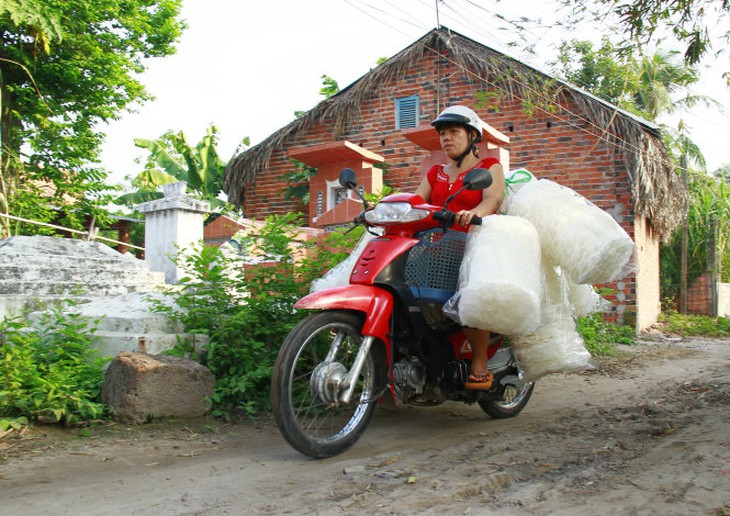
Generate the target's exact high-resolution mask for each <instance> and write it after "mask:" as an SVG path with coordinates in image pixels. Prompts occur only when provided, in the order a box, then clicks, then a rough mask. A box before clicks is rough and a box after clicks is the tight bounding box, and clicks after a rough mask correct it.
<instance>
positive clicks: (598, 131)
mask: <svg viewBox="0 0 730 516" xmlns="http://www.w3.org/2000/svg"><path fill="white" fill-rule="evenodd" d="M355 1H359V3H361V4H364V5H366V6H367V7H369V8H371V9H373V10H375V11H378V12H379V13H382V14H383V15H386V16H393V17H395V18H397V19H398V20H400V21H402V22H406V23H409V24H410V25H412V26H414V27H418V26H419V25H417V24H416V23H414V22H413V21H410V20H405V19H403V18H401V17H398V16H394V15H391V14H390V13H388V12H387V11H385V10H383V9H380V8H377V7H374V6H372V5H371V4H368V3H367V2H365V1H364V0H346V2H347V3H348V4H350V5H351V6H353V7H354V8H356V9H358V10H359V11H361V12H363V13H364V14H367V15H368V16H370V17H371V18H373V19H375V20H376V21H378V22H379V23H382V24H383V25H386V26H387V27H389V28H391V29H393V30H395V31H397V32H398V33H400V34H403V35H405V36H407V37H410V36H409V35H408V34H405V33H404V32H403V31H401V30H399V29H397V28H395V27H393V26H392V25H390V24H389V23H387V22H385V21H384V20H383V19H381V18H379V17H377V16H373V15H371V14H370V13H368V12H367V11H365V10H363V9H362V8H360V7H359V6H357V5H355V3H354V2H355ZM436 1H441V2H442V4H445V5H448V4H446V2H445V0H436ZM470 3H472V4H473V2H470ZM448 7H449V8H450V9H452V10H453V8H452V7H451V6H450V5H448ZM477 7H479V6H477ZM480 8H481V7H480ZM482 10H484V11H485V12H487V13H488V14H490V15H491V16H495V15H494V14H493V13H491V12H489V11H487V10H486V9H482ZM401 11H402V10H401ZM455 21H458V20H456V19H455ZM473 28H474V26H473V25H472V29H473ZM476 30H477V32H481V29H479V28H477V29H476ZM487 34H488V32H487ZM482 35H484V32H482ZM500 43H501V42H500ZM423 45H424V48H426V49H427V50H429V51H430V52H432V53H434V54H435V55H438V56H439V57H441V58H445V59H447V60H448V61H449V62H450V63H451V64H453V65H454V66H456V67H457V68H459V69H461V70H462V71H463V72H465V73H467V74H469V75H471V76H473V77H474V78H475V79H477V80H479V81H480V82H483V83H485V84H487V85H489V86H491V87H493V88H495V89H498V90H500V91H502V92H504V93H506V94H507V95H509V96H511V97H513V98H516V99H517V100H519V101H520V102H523V101H524V100H525V99H524V98H523V97H521V96H520V95H518V94H516V93H514V92H512V91H507V90H506V89H504V88H503V87H501V86H499V85H498V84H496V83H493V82H491V81H489V80H488V79H486V78H485V77H480V76H479V75H477V74H475V73H474V72H472V71H471V70H468V69H466V68H464V67H463V66H461V65H460V64H459V63H457V62H456V61H454V60H452V59H450V58H447V57H446V56H444V55H443V54H441V53H440V52H438V50H436V49H433V48H430V47H429V46H428V45H426V44H423ZM501 53H504V54H505V55H507V52H501ZM518 61H519V60H518ZM525 64H526V63H525ZM528 66H531V65H528ZM531 67H532V68H535V69H537V68H536V67H534V66H531ZM540 73H544V72H540ZM510 80H512V81H514V82H515V83H516V84H518V85H520V86H521V87H522V88H524V89H525V90H526V91H529V92H530V93H531V94H533V95H535V97H536V98H537V99H539V100H541V101H542V102H544V103H546V104H547V105H552V106H555V107H556V108H558V109H560V110H561V111H562V112H563V113H565V116H567V117H574V118H576V119H578V120H579V121H580V122H582V123H583V124H585V125H586V126H588V127H590V128H592V129H593V130H588V129H586V128H584V127H582V126H580V125H578V124H577V123H574V122H573V121H571V120H570V119H568V118H565V117H563V116H560V115H556V114H555V113H552V112H550V111H549V110H548V109H546V108H543V107H542V106H540V105H539V104H536V106H535V108H536V109H537V110H538V111H540V112H542V113H544V114H546V115H549V116H553V117H555V118H556V119H557V120H559V121H561V122H563V123H565V124H567V125H569V126H571V127H574V128H575V129H576V130H578V131H581V132H584V133H586V134H589V135H591V136H593V137H595V138H598V139H599V140H600V139H604V138H605V136H606V135H607V134H610V135H611V136H612V137H613V139H615V141H616V142H619V143H620V144H621V145H619V144H618V143H614V142H612V141H609V140H605V141H606V143H607V144H609V145H613V146H616V147H617V148H627V149H631V150H634V151H635V152H638V151H639V150H640V149H639V148H638V147H637V146H636V145H634V144H632V143H631V142H628V141H626V140H624V139H622V138H620V137H619V136H618V135H616V134H614V133H611V132H610V131H609V127H610V125H611V124H612V122H613V120H614V118H615V115H616V113H617V112H618V108H616V110H615V111H614V115H613V116H612V117H611V120H610V122H609V124H608V125H607V127H605V128H604V127H600V126H598V125H596V124H595V123H594V122H593V121H591V120H589V119H587V118H586V117H584V116H581V115H579V114H578V113H574V112H573V111H571V110H570V109H568V108H567V107H565V106H562V105H560V104H558V103H556V102H555V101H553V100H552V99H550V98H548V97H547V96H546V95H545V94H544V93H542V92H541V91H539V90H536V89H535V88H533V87H532V86H530V85H529V84H526V83H524V82H522V81H520V80H519V79H518V78H516V77H512V78H510Z"/></svg>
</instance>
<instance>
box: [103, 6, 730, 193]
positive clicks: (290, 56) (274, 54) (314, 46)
mask: <svg viewBox="0 0 730 516" xmlns="http://www.w3.org/2000/svg"><path fill="white" fill-rule="evenodd" d="M516 5H519V6H520V7H521V8H522V9H523V12H519V11H516V10H515V6H516ZM555 5H556V3H555V2H554V1H550V0H542V1H536V0H521V1H519V2H515V1H513V0H510V1H504V0H502V1H500V0H266V1H258V2H245V1H243V0H183V9H182V18H183V19H185V21H186V22H187V24H188V28H187V30H186V31H185V32H184V33H183V35H182V37H181V39H180V41H179V43H178V45H177V53H176V54H174V55H172V56H168V57H166V58H156V59H152V60H148V61H146V66H147V70H146V72H144V73H143V74H141V75H140V76H139V80H140V81H141V82H142V83H143V84H144V85H145V87H146V88H147V90H148V92H149V93H150V94H152V95H153V96H154V97H155V100H154V101H149V102H146V103H144V104H143V105H140V106H137V107H136V112H135V113H129V114H125V115H124V116H123V117H122V118H121V119H120V120H118V121H114V122H111V123H110V124H109V125H108V126H106V127H104V128H102V130H104V131H105V133H106V140H105V143H104V145H103V148H102V157H101V164H102V166H103V167H104V168H106V169H107V170H109V171H110V172H111V174H110V177H109V182H110V183H121V184H127V181H125V177H126V176H135V175H137V174H138V173H139V172H141V171H142V168H143V166H142V164H140V163H141V162H143V160H144V158H145V157H146V156H147V153H146V152H145V151H144V150H143V149H140V148H138V147H136V146H135V145H134V139H135V138H145V139H155V138H158V137H159V136H161V135H162V134H163V133H164V132H165V131H167V130H174V131H183V132H184V134H185V136H186V138H187V141H188V143H190V144H191V145H195V144H196V143H197V142H199V141H200V139H201V138H202V137H203V136H204V135H205V132H206V128H207V127H208V126H209V125H211V124H212V125H215V126H216V127H217V128H218V131H219V133H218V134H219V143H218V149H219V152H220V155H221V158H222V159H223V160H226V161H227V160H228V159H230V158H231V157H232V156H233V155H234V153H235V151H236V149H237V147H238V145H239V144H240V142H241V141H242V139H243V138H244V137H248V138H250V141H251V145H255V144H256V143H258V142H260V141H262V140H263V139H265V138H266V137H267V136H268V135H270V134H271V133H273V132H274V131H276V130H277V129H279V128H281V127H283V126H284V125H286V124H288V123H289V122H291V121H292V120H293V119H294V113H295V111H306V110H309V109H311V108H313V107H314V106H315V105H316V104H317V103H318V102H320V101H321V100H323V99H324V97H322V96H321V95H320V94H319V90H320V88H321V87H322V76H323V75H327V76H329V77H332V78H333V79H335V80H336V81H337V83H338V84H339V86H340V88H344V87H346V86H347V85H349V84H351V83H352V82H354V81H356V80H357V79H359V78H360V77H362V76H363V75H365V74H366V73H367V72H368V71H369V70H370V69H371V68H373V67H375V66H376V63H377V61H378V59H380V58H382V57H392V56H393V55H395V54H397V53H398V52H400V51H401V50H403V49H404V48H406V47H408V46H409V45H410V44H412V43H413V42H414V41H416V40H417V39H419V38H420V37H421V36H423V35H425V34H426V33H427V32H429V31H430V30H432V29H434V28H435V27H436V26H437V25H438V24H441V25H444V26H446V27H448V28H450V29H453V30H455V31H457V32H459V33H461V34H463V35H465V36H467V37H470V38H472V39H474V40H476V41H478V42H480V43H482V44H484V45H486V46H489V47H491V48H493V49H495V50H498V51H501V52H505V53H507V54H509V55H511V56H512V57H516V58H518V59H521V60H522V61H524V62H525V63H527V64H530V65H532V66H534V67H536V68H538V69H540V70H542V71H545V72H549V71H550V69H549V67H548V66H547V65H546V63H547V62H549V61H550V59H552V58H554V56H555V55H556V54H557V46H558V44H559V42H560V41H561V40H562V39H570V38H572V37H580V38H581V39H586V38H592V39H595V38H597V37H600V35H601V32H600V31H597V30H593V29H591V30H583V31H582V32H581V30H580V28H576V27H566V26H565V25H561V24H560V21H561V19H563V18H562V17H563V16H564V13H561V12H560V11H559V10H557V9H556V7H555ZM437 6H438V11H437ZM524 13H527V14H528V15H529V16H530V17H532V18H540V19H541V20H542V21H543V23H542V24H540V25H539V26H536V25H533V26H530V27H529V28H528V29H527V30H526V31H525V32H523V33H522V35H523V38H524V39H526V40H527V43H528V44H530V45H532V46H533V47H534V49H535V53H534V54H530V53H528V52H525V51H524V50H523V48H524V43H522V42H521V41H519V40H518V36H517V34H518V32H517V31H516V30H515V24H513V23H510V22H508V21H504V20H503V19H501V18H500V17H499V16H498V15H503V16H506V17H507V19H508V20H512V19H517V18H518V17H519V16H521V15H522V14H524ZM576 29H577V30H578V33H576ZM584 29H585V28H584ZM515 41H516V42H517V45H510V43H511V42H515ZM718 63H719V64H716V63H712V66H709V67H703V69H702V78H703V81H702V85H701V86H700V87H698V88H697V90H696V91H695V92H696V93H703V94H706V95H710V96H711V97H713V98H714V99H716V100H717V101H719V102H720V103H721V104H723V105H725V106H728V107H729V108H730V88H728V87H727V86H726V85H725V83H724V80H723V79H722V78H721V74H722V71H724V69H730V59H728V57H727V56H721V57H720V58H719V60H718ZM723 67H725V68H723ZM680 117H681V118H682V119H683V120H684V121H685V123H687V124H688V126H689V128H690V131H691V132H690V135H691V137H692V139H693V140H694V141H695V142H696V143H697V144H698V145H699V146H700V148H701V150H702V151H703V152H704V153H705V158H706V160H707V167H708V170H710V171H712V170H715V169H716V168H718V167H719V166H720V165H722V164H726V163H730V150H729V149H730V147H729V146H728V144H727V143H726V141H725V140H726V136H725V135H730V114H728V113H720V112H719V110H718V109H717V108H714V107H713V108H704V107H696V108H694V109H693V110H692V113H691V114H690V113H680V114H678V115H674V116H672V117H671V118H668V119H666V120H664V121H666V122H667V123H671V124H673V125H674V124H676V122H677V121H678V120H679V118H680Z"/></svg>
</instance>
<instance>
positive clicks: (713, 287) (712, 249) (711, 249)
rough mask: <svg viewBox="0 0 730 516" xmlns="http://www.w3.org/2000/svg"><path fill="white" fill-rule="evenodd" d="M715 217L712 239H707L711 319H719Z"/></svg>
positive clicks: (711, 224) (712, 225)
mask: <svg viewBox="0 0 730 516" xmlns="http://www.w3.org/2000/svg"><path fill="white" fill-rule="evenodd" d="M715 231H716V229H715V217H712V218H710V237H709V238H708V239H707V270H708V271H709V274H710V281H709V282H708V283H709V284H708V285H707V288H708V289H709V292H708V294H709V296H708V297H709V301H710V313H709V315H710V316H711V317H713V318H714V317H717V304H718V299H717V298H718V294H717V280H718V278H717V276H718V274H717V244H716V242H715Z"/></svg>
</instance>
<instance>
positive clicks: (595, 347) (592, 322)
mask: <svg viewBox="0 0 730 516" xmlns="http://www.w3.org/2000/svg"><path fill="white" fill-rule="evenodd" d="M577 329H578V333H579V334H580V335H581V337H583V341H584V342H585V345H586V349H587V350H588V351H589V352H590V353H591V355H593V356H600V355H602V356H610V355H613V354H614V347H615V345H616V344H633V343H634V330H633V329H632V328H631V326H624V325H617V324H612V323H608V322H606V321H605V319H604V318H603V315H602V314H600V313H595V314H591V315H589V316H586V317H580V318H578V321H577Z"/></svg>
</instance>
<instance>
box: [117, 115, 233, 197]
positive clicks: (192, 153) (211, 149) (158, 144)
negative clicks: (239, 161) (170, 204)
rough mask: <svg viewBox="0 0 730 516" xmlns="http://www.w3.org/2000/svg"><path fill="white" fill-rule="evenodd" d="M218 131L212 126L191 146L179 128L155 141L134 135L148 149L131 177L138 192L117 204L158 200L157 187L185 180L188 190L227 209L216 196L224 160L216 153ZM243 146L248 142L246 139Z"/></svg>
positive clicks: (220, 189)
mask: <svg viewBox="0 0 730 516" xmlns="http://www.w3.org/2000/svg"><path fill="white" fill-rule="evenodd" d="M217 135H218V130H217V129H216V127H215V126H213V125H211V126H209V127H208V128H207V131H206V134H205V136H203V138H202V139H201V140H200V142H199V143H198V144H197V145H196V146H195V147H191V146H190V145H189V144H188V143H187V140H186V139H185V135H184V134H183V132H182V131H179V132H173V131H168V132H166V133H165V134H163V135H162V136H161V137H160V138H158V139H156V140H146V139H143V138H137V139H135V140H134V144H135V145H136V146H137V147H140V148H142V149H147V150H148V151H149V152H150V155H149V157H148V158H147V162H146V166H145V169H144V170H143V171H142V172H141V173H140V174H139V175H138V176H137V177H136V178H134V179H133V180H132V185H133V187H135V188H137V191H135V192H131V193H128V194H125V195H122V196H120V197H119V198H118V199H117V201H116V202H117V204H123V205H127V206H130V205H135V204H139V203H142V202H146V201H150V200H154V199H159V198H161V197H162V192H160V191H158V189H159V187H160V186H162V185H165V184H168V183H175V182H178V181H185V182H187V193H188V195H190V196H192V197H196V198H199V199H202V200H205V201H208V202H210V203H211V207H212V208H213V209H214V211H223V210H225V209H228V208H230V206H229V205H228V203H227V202H226V201H225V200H223V199H221V198H219V197H220V194H221V192H222V187H223V172H224V171H225V168H226V163H225V162H223V161H222V160H221V158H220V156H219V155H218V149H217V143H218V136H217ZM242 145H248V138H245V139H244V141H243V142H242Z"/></svg>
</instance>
